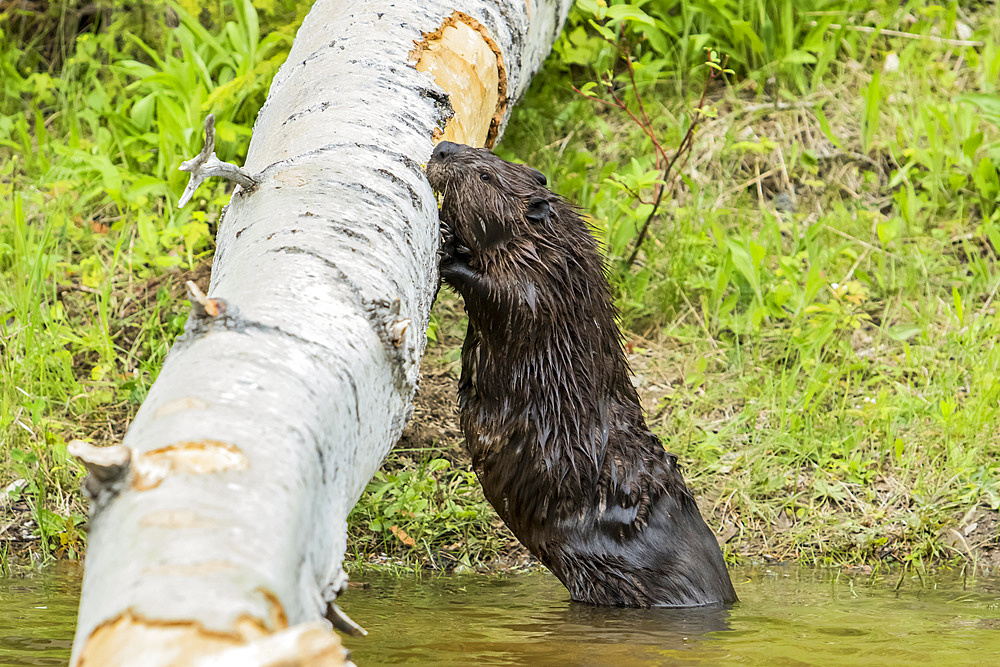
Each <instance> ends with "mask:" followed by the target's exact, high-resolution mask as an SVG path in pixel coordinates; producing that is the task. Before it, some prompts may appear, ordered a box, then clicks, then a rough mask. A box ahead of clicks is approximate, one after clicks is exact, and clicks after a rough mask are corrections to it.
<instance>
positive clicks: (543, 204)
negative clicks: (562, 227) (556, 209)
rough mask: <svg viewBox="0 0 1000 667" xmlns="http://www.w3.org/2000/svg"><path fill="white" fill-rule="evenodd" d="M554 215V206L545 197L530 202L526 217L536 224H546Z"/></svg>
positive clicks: (525, 213)
mask: <svg viewBox="0 0 1000 667" xmlns="http://www.w3.org/2000/svg"><path fill="white" fill-rule="evenodd" d="M551 214H552V206H551V205H550V204H549V202H548V201H547V200H546V199H545V198H544V197H535V198H533V199H532V200H531V201H529V202H528V206H527V208H526V209H525V211H524V217H526V218H527V219H528V220H534V221H535V222H545V221H546V220H548V219H549V216H550V215H551Z"/></svg>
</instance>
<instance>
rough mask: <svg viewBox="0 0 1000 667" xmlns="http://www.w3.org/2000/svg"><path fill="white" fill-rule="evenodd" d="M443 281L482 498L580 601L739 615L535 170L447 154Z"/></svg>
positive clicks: (579, 242) (711, 542) (585, 236)
mask: <svg viewBox="0 0 1000 667" xmlns="http://www.w3.org/2000/svg"><path fill="white" fill-rule="evenodd" d="M427 178H428V180H429V181H430V183H431V186H432V187H433V188H434V189H435V190H436V191H437V192H438V193H439V194H440V195H441V196H442V203H441V216H440V217H441V226H442V235H443V238H444V244H443V249H442V252H441V261H440V269H441V277H442V279H443V280H444V281H445V282H446V283H447V284H449V285H451V286H452V287H453V288H455V290H457V291H458V293H459V294H461V295H462V297H463V298H464V300H465V308H466V310H467V312H468V315H469V330H468V333H467V335H466V338H465V344H464V346H463V347H462V375H461V379H460V380H459V386H458V394H459V404H460V408H461V422H462V430H463V431H464V433H465V438H466V441H467V443H468V447H469V451H470V453H471V454H472V461H473V466H474V468H475V471H476V474H477V475H478V476H479V480H480V482H481V483H482V485H483V489H484V491H485V493H486V498H487V499H488V500H489V501H490V503H491V504H492V505H493V507H494V508H496V510H497V512H498V513H499V514H500V517H501V518H502V519H503V520H504V522H506V524H507V525H508V526H510V529H511V530H512V531H513V532H514V534H515V535H516V536H517V538H518V539H519V540H520V541H521V542H522V543H523V544H524V545H525V546H526V547H527V548H528V549H529V550H530V551H531V552H532V553H533V554H535V555H536V556H537V557H538V558H539V560H541V561H542V563H543V564H545V566H546V567H548V568H549V569H550V570H551V571H552V572H553V573H554V574H555V575H556V576H557V577H558V578H559V579H560V580H561V581H562V582H563V584H565V585H566V588H568V589H569V592H570V595H571V596H572V597H573V599H574V600H578V601H581V602H589V603H592V604H600V605H617V606H630V607H650V606H696V605H708V604H718V603H728V602H735V601H736V592H735V591H734V590H733V586H732V583H731V582H730V580H729V574H728V572H727V571H726V566H725V562H724V561H723V558H722V553H721V551H720V550H719V545H718V543H717V542H716V539H715V536H714V535H713V534H712V531H711V530H710V529H709V528H708V526H707V525H706V524H705V522H704V520H702V518H701V515H700V514H699V512H698V507H697V506H696V505H695V502H694V498H693V497H692V496H691V492H690V491H689V490H688V488H687V486H685V484H684V480H683V478H682V477H681V471H680V468H679V466H678V464H677V458H676V457H675V456H674V455H672V454H668V453H667V452H666V451H665V450H664V448H663V446H662V445H661V444H660V441H659V439H657V437H656V436H655V435H653V433H651V432H650V431H649V429H648V428H647V427H646V422H645V419H644V417H643V413H642V408H641V407H640V405H639V397H638V395H637V394H636V391H635V388H634V387H633V386H632V382H631V380H630V375H631V373H630V370H629V367H628V362H627V361H626V359H625V353H624V350H623V349H622V344H621V334H620V333H619V331H618V326H617V324H616V322H615V310H614V307H613V306H612V304H611V299H610V290H609V287H608V282H607V279H606V277H605V269H604V262H603V260H602V258H601V255H600V253H599V252H598V248H597V243H596V241H595V240H594V238H593V236H592V235H591V234H590V232H589V230H588V229H587V226H586V225H585V223H584V222H583V220H582V219H581V218H580V216H579V215H578V213H577V212H576V210H575V209H574V207H573V206H572V205H570V204H569V203H567V202H566V201H565V200H563V199H561V198H560V197H558V196H557V195H554V194H552V193H551V192H550V191H549V190H547V189H546V187H545V185H546V181H545V177H544V176H543V175H542V174H541V172H538V171H536V170H534V169H532V168H530V167H527V166H524V165H519V164H512V163H510V162H506V161H504V160H501V159H500V158H498V157H497V156H495V155H494V154H493V153H491V152H490V151H488V150H486V149H478V148H470V147H468V146H461V145H459V144H453V143H450V142H441V143H440V144H438V145H437V147H436V148H435V149H434V153H433V155H432V157H431V160H430V162H429V163H428V165H427Z"/></svg>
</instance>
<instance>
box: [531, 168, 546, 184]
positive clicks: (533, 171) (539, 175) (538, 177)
mask: <svg viewBox="0 0 1000 667" xmlns="http://www.w3.org/2000/svg"><path fill="white" fill-rule="evenodd" d="M528 169H531V175H532V176H534V177H535V182H536V183H538V184H539V185H542V186H545V185H548V184H549V179H547V178H545V174H543V173H542V172H540V171H538V170H537V169H535V168H534V167H528Z"/></svg>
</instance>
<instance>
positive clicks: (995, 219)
mask: <svg viewBox="0 0 1000 667" xmlns="http://www.w3.org/2000/svg"><path fill="white" fill-rule="evenodd" d="M140 6H141V7H142V11H141V12H136V11H131V7H132V6H131V5H128V6H126V5H125V3H123V2H121V1H120V0H102V1H101V2H98V3H97V4H93V3H89V2H88V3H83V2H78V1H77V0H62V1H61V2H55V3H51V4H50V5H48V7H47V9H45V10H35V9H19V10H12V11H7V12H5V13H3V14H2V15H0V79H2V81H3V86H2V89H0V482H3V486H7V485H8V484H9V483H11V482H14V481H15V480H23V482H19V483H17V484H14V485H13V486H9V487H7V490H6V491H5V492H4V493H5V494H6V504H5V506H11V505H10V503H14V502H20V503H22V504H24V505H25V506H27V507H28V508H29V510H30V512H31V514H32V517H33V520H34V523H35V528H34V530H35V532H36V534H37V535H38V536H39V537H40V539H39V540H38V542H37V544H39V545H41V549H42V551H43V552H44V553H46V554H49V553H51V554H56V555H69V556H75V555H78V554H79V553H80V552H81V551H82V549H83V537H82V533H81V530H80V526H81V524H82V523H83V520H84V519H83V516H84V511H83V509H82V502H81V499H80V496H79V491H78V489H79V477H80V470H79V469H78V467H77V466H76V464H75V463H73V462H72V461H71V460H70V458H69V457H68V456H67V454H66V447H65V443H66V442H67V441H68V440H70V439H72V438H74V437H84V438H88V439H91V440H94V441H98V442H113V441H116V440H119V439H120V438H121V436H122V435H123V431H124V427H125V425H126V424H127V422H128V420H129V419H130V417H131V415H132V414H134V411H135V409H136V408H137V406H138V405H139V404H140V403H141V401H142V399H143V398H144V396H145V394H146V391H147V390H148V387H149V386H150V384H151V383H152V381H153V380H154V379H155V376H156V373H157V370H158V368H159V366H160V364H161V363H162V359H163V357H164V355H165V353H166V351H167V349H168V348H169V345H170V343H171V342H172V340H173V339H174V337H176V336H177V334H178V333H179V332H180V331H181V329H182V327H183V322H184V319H185V312H186V303H185V302H184V301H183V299H182V297H181V295H180V291H179V289H177V288H176V287H177V285H178V284H179V282H180V277H182V276H183V277H186V276H188V274H189V273H191V272H196V271H198V270H200V267H203V266H204V264H205V262H206V261H207V260H208V258H210V256H211V254H212V251H213V241H212V233H213V225H214V221H215V220H216V219H217V217H218V215H219V213H220V211H221V207H222V206H223V205H224V204H225V202H226V201H227V200H228V193H227V186H226V184H224V183H215V184H211V183H210V184H207V185H206V186H203V187H202V190H201V191H200V192H199V195H200V197H199V199H197V200H196V201H195V202H194V203H192V204H189V205H188V206H187V207H185V208H184V209H177V208H176V201H177V197H178V196H179V193H180V192H181V191H182V190H183V187H184V183H185V182H186V174H183V173H181V172H178V171H177V170H176V167H177V165H178V164H180V162H181V161H182V160H184V159H186V158H187V157H190V156H192V155H194V154H195V153H197V152H198V150H199V149H200V147H201V144H202V134H201V123H202V121H203V119H204V117H205V115H206V114H207V113H209V112H212V113H214V114H215V115H216V118H217V123H216V128H217V132H218V139H217V149H216V150H217V152H218V153H219V155H220V157H222V158H223V159H226V160H230V161H234V162H237V163H241V162H242V159H243V157H244V155H243V151H244V150H245V147H246V144H247V141H248V139H249V136H250V131H251V127H252V124H253V120H254V118H255V116H256V112H257V109H258V108H259V106H260V105H261V103H262V102H263V100H264V98H265V96H266V92H267V89H268V86H269V84H270V80H271V78H272V76H273V75H274V73H275V71H276V70H277V68H278V66H279V65H280V63H281V62H282V61H283V59H284V57H285V55H286V54H287V50H288V48H289V45H290V43H291V39H292V36H293V35H294V32H295V29H296V27H297V25H298V23H299V22H300V21H301V19H302V17H303V15H304V13H305V11H307V9H308V7H307V6H306V5H305V3H302V4H299V3H296V2H294V1H293V0H256V1H253V2H251V1H250V0H220V1H219V2H215V3H210V4H209V5H198V4H195V3H194V2H191V1H190V0H185V1H183V2H178V3H140ZM898 33H903V34H902V35H900V34H898ZM970 42H972V43H973V44H971V45H970V44H969V43H970ZM998 44H1000V17H998V15H997V12H996V5H995V3H959V2H932V3H927V2H908V3H904V4H903V5H902V6H900V5H898V4H895V3H888V2H885V3H869V2H865V3H862V2H858V1H855V0H806V1H803V2H793V1H792V0H717V1H711V2H709V1H708V0H637V1H633V2H623V1H616V0H612V1H609V2H602V1H600V0H578V2H577V3H576V5H575V7H574V9H573V11H572V14H571V17H570V20H569V23H568V25H567V27H566V29H565V31H564V33H563V35H562V36H561V37H560V38H559V40H558V42H557V44H556V45H555V48H554V52H553V55H552V57H551V58H550V59H549V61H548V62H547V64H546V66H545V69H544V70H543V72H542V73H540V74H539V76H538V77H536V80H535V81H534V83H533V85H532V88H531V91H530V92H529V94H528V96H527V98H526V99H525V100H524V101H522V102H521V104H520V105H519V106H518V108H517V110H516V112H515V115H514V117H513V119H512V121H511V124H510V126H509V128H508V130H507V133H506V135H505V137H504V140H503V142H502V144H501V146H500V148H499V152H500V153H501V154H502V155H503V156H505V157H507V158H509V159H516V160H520V161H524V162H528V163H529V164H532V165H533V166H536V167H538V168H540V169H542V170H543V171H544V172H546V173H547V174H548V175H549V177H550V182H551V183H553V184H554V187H555V188H556V189H557V190H558V191H559V192H560V193H562V194H563V195H565V196H566V197H567V198H569V199H571V200H573V201H576V202H578V203H579V204H580V205H581V206H582V207H584V209H585V210H587V211H588V212H589V214H590V216H591V219H592V222H593V224H594V227H595V233H596V234H597V235H598V236H599V237H600V238H601V240H602V241H603V242H604V245H605V248H606V250H607V253H608V257H609V264H610V275H611V278H612V280H613V283H614V285H615V289H616V299H617V302H618V305H619V307H620V309H621V313H622V322H623V325H624V327H625V328H626V330H627V331H628V332H629V333H627V334H626V337H627V338H628V339H629V341H630V344H631V345H632V346H633V348H634V350H635V359H634V361H635V363H636V365H637V368H639V371H640V375H641V377H642V381H643V382H645V383H646V386H645V387H641V389H643V391H644V394H645V395H646V396H647V401H648V400H653V401H655V403H654V404H647V408H648V409H649V411H650V421H651V424H652V426H653V428H654V429H655V430H657V431H658V432H659V433H660V434H661V435H662V436H663V437H664V440H665V443H666V445H667V446H668V447H669V448H670V449H671V450H672V451H674V452H675V453H677V454H679V455H680V456H681V457H682V459H683V460H684V461H685V462H686V464H687V476H688V479H689V481H690V483H691V485H692V486H693V488H695V489H696V491H697V492H699V493H700V494H701V495H702V499H703V500H704V501H705V502H704V505H703V507H704V510H705V512H706V514H707V515H708V516H709V519H710V523H712V524H713V527H716V528H718V529H719V530H720V532H722V533H723V534H724V535H727V536H728V537H729V538H730V539H729V542H728V543H727V547H726V548H727V553H728V555H729V556H730V557H731V558H734V559H735V558H741V557H742V558H755V557H760V556H761V555H768V556H771V557H776V558H799V559H803V560H811V561H821V562H827V561H834V562H886V561H903V562H921V563H923V562H940V561H942V560H948V559H950V558H955V557H960V558H965V559H967V560H972V561H976V560H978V559H979V558H981V557H982V554H985V553H988V552H989V550H990V549H1000V544H998V543H997V538H996V537H995V536H994V537H990V536H989V535H986V536H983V537H982V539H979V538H978V537H977V533H976V532H975V530H974V529H972V528H970V526H973V524H977V522H979V518H981V517H982V516H983V515H984V514H983V513H986V514H987V515H989V516H994V515H995V514H996V511H997V510H998V509H1000V455H998V451H1000V449H998V426H1000V421H998V414H997V411H998V405H1000V403H998V401H1000V383H998V375H1000V371H998V362H1000V351H997V350H996V348H995V343H994V341H995V340H996V335H997V329H998V319H997V315H996V310H997V309H996V305H995V303H994V301H995V295H996V292H997V289H998V287H1000V273H998V272H997V271H996V263H997V252H998V248H1000V227H998V225H1000V206H998V204H1000V183H998V176H997V172H998V165H1000V96H998V94H997V82H998V81H1000V47H998V46H997V45H998ZM623 49H625V50H623ZM626 50H627V53H628V54H629V56H630V57H631V60H632V75H631V76H630V74H629V68H628V67H626V65H625V62H626V61H625V59H624V53H626ZM710 52H714V53H715V55H716V61H717V62H724V63H725V65H724V67H725V69H726V70H727V72H726V74H725V76H721V77H718V78H717V79H715V80H713V81H710V82H709V84H708V87H707V89H704V86H705V82H706V79H707V78H708V73H709V68H708V67H707V66H706V60H707V59H708V54H709V53H710ZM602 76H603V77H606V80H609V81H611V82H613V90H615V92H616V94H617V95H618V96H619V97H620V99H622V100H623V101H624V103H625V105H626V106H627V107H628V109H629V111H630V112H632V113H633V114H635V115H636V117H641V116H642V115H643V114H646V115H647V116H648V118H649V129H650V132H651V133H652V135H653V136H654V137H656V139H657V141H658V143H659V144H660V145H662V146H663V147H664V148H665V149H666V150H667V152H670V151H672V149H673V147H676V146H677V145H679V143H680V141H681V138H682V137H683V136H684V134H685V132H686V131H687V129H688V127H689V125H690V124H691V123H692V121H693V120H694V119H696V118H697V119H698V120H699V121H700V125H699V127H698V130H697V132H696V133H695V141H694V146H693V150H692V152H691V154H690V155H689V156H688V157H687V158H685V159H684V160H681V161H679V162H680V164H681V167H680V170H679V171H678V172H677V173H678V174H679V176H678V177H677V178H676V180H675V179H674V177H673V175H671V177H669V178H668V179H667V181H666V182H665V185H666V187H668V194H669V195H670V196H669V197H667V198H665V203H664V204H663V205H662V206H661V210H659V211H658V212H657V215H655V216H654V218H653V221H654V222H653V226H652V228H651V233H650V235H649V237H647V239H646V241H644V242H643V244H642V246H641V248H640V253H639V259H638V261H637V262H636V263H634V264H631V265H630V264H628V263H627V262H626V261H625V258H627V257H628V256H629V254H630V252H631V250H632V248H633V244H634V242H635V238H636V233H637V229H638V228H639V226H640V225H641V224H642V222H643V221H644V220H645V219H646V218H647V217H648V216H649V214H650V211H651V210H652V209H653V205H652V203H651V202H652V199H653V196H652V193H653V190H654V188H655V187H657V186H658V184H660V185H664V182H663V181H662V175H661V169H660V168H659V167H658V165H657V163H656V160H655V151H654V146H653V142H652V140H651V138H650V136H649V134H647V133H646V132H644V131H643V130H642V129H640V128H639V127H638V126H637V125H636V124H635V123H634V122H633V121H632V120H631V119H630V117H629V115H628V114H627V113H626V112H624V111H622V110H619V109H615V108H613V107H612V106H610V105H607V104H601V103H599V102H594V101H592V100H589V99H586V98H584V97H582V96H580V95H578V94H577V93H574V92H573V91H572V89H571V87H570V84H573V85H575V86H577V87H580V88H582V89H584V90H586V91H589V92H590V93H592V94H593V95H595V96H599V97H600V96H602V95H603V96H605V97H604V98H605V99H608V100H610V98H609V97H607V95H608V93H607V90H606V89H605V87H604V86H603V85H602V84H600V83H599V82H600V80H601V77H602ZM633 80H634V86H633V85H632V82H633ZM703 89H704V90H705V103H704V104H703V105H702V107H701V108H700V109H698V108H697V102H698V100H699V98H700V97H701V95H702V92H703ZM640 103H641V106H640ZM446 305H447V304H446ZM454 310H455V309H454V308H450V309H449V308H444V309H439V311H438V312H437V319H436V321H435V324H434V329H433V331H434V332H437V331H439V330H440V331H441V332H442V335H441V336H440V338H439V342H438V344H437V346H438V347H437V348H433V347H432V350H431V358H432V359H438V360H442V359H443V360H444V361H441V363H447V362H448V360H449V359H451V358H453V357H454V352H453V348H451V347H448V346H451V345H453V344H454V339H453V337H452V338H449V337H448V336H447V335H445V333H446V332H447V331H449V330H461V324H462V323H461V320H460V317H458V316H456V315H454V314H453V313H454ZM647 390H648V391H647ZM453 445H454V443H439V444H438V445H436V446H435V448H434V449H430V450H420V451H416V452H412V451H411V452H401V453H397V454H395V455H394V456H393V457H392V458H391V459H390V461H389V463H388V464H387V467H386V468H385V469H384V470H383V472H382V473H380V476H379V477H378V478H376V480H374V481H373V482H372V484H371V485H370V486H369V489H368V491H367V492H366V495H365V496H364V497H363V499H362V501H361V503H359V506H358V508H357V509H356V511H355V514H354V515H353V517H352V522H353V524H352V525H353V528H352V531H353V533H352V534H353V535H354V542H353V543H354V544H355V548H356V552H355V556H356V560H357V562H358V563H359V564H360V563H362V562H367V561H370V560H376V561H378V562H386V561H388V562H403V563H411V564H412V563H438V562H439V561H440V560H441V555H442V554H447V559H448V560H449V562H460V563H465V564H467V565H474V564H476V563H477V562H480V561H482V560H484V559H489V558H492V557H493V556H495V555H496V554H498V553H500V552H501V551H503V549H504V548H505V544H504V542H505V540H506V539H507V538H506V537H504V536H503V535H501V534H500V533H499V532H498V529H497V520H496V518H495V516H494V515H493V514H492V510H491V509H490V508H489V506H488V505H487V504H486V503H485V501H484V500H483V498H482V495H481V492H480V491H479V489H478V485H477V484H476V482H475V479H474V476H472V475H471V473H470V472H469V470H468V466H467V463H463V459H462V457H461V455H460V454H458V453H456V452H455V451H454V447H453ZM991 513H992V514H991ZM400 533H402V535H403V537H401V536H400ZM953 535H959V536H960V539H955V538H954V537H953ZM976 540H978V541H976ZM380 554H386V555H385V556H384V557H383V556H381V555H380ZM376 557H377V558H376ZM378 559H381V560H378Z"/></svg>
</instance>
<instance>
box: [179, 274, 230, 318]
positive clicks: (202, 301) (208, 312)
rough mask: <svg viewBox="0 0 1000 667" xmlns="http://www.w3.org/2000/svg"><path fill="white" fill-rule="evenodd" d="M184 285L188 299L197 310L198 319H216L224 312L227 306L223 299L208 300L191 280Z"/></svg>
mask: <svg viewBox="0 0 1000 667" xmlns="http://www.w3.org/2000/svg"><path fill="white" fill-rule="evenodd" d="M184 285H185V286H186V287H187V291H188V298H189V299H191V302H192V304H195V305H196V306H197V308H198V312H197V315H198V316H199V317H203V316H208V317H218V316H219V315H222V314H224V313H225V312H226V309H227V308H228V306H229V304H228V303H226V301H225V299H209V298H208V297H207V296H205V293H204V292H202V291H201V288H200V287H198V285H196V284H195V282H194V281H193V280H189V281H187V282H186V283H184Z"/></svg>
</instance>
